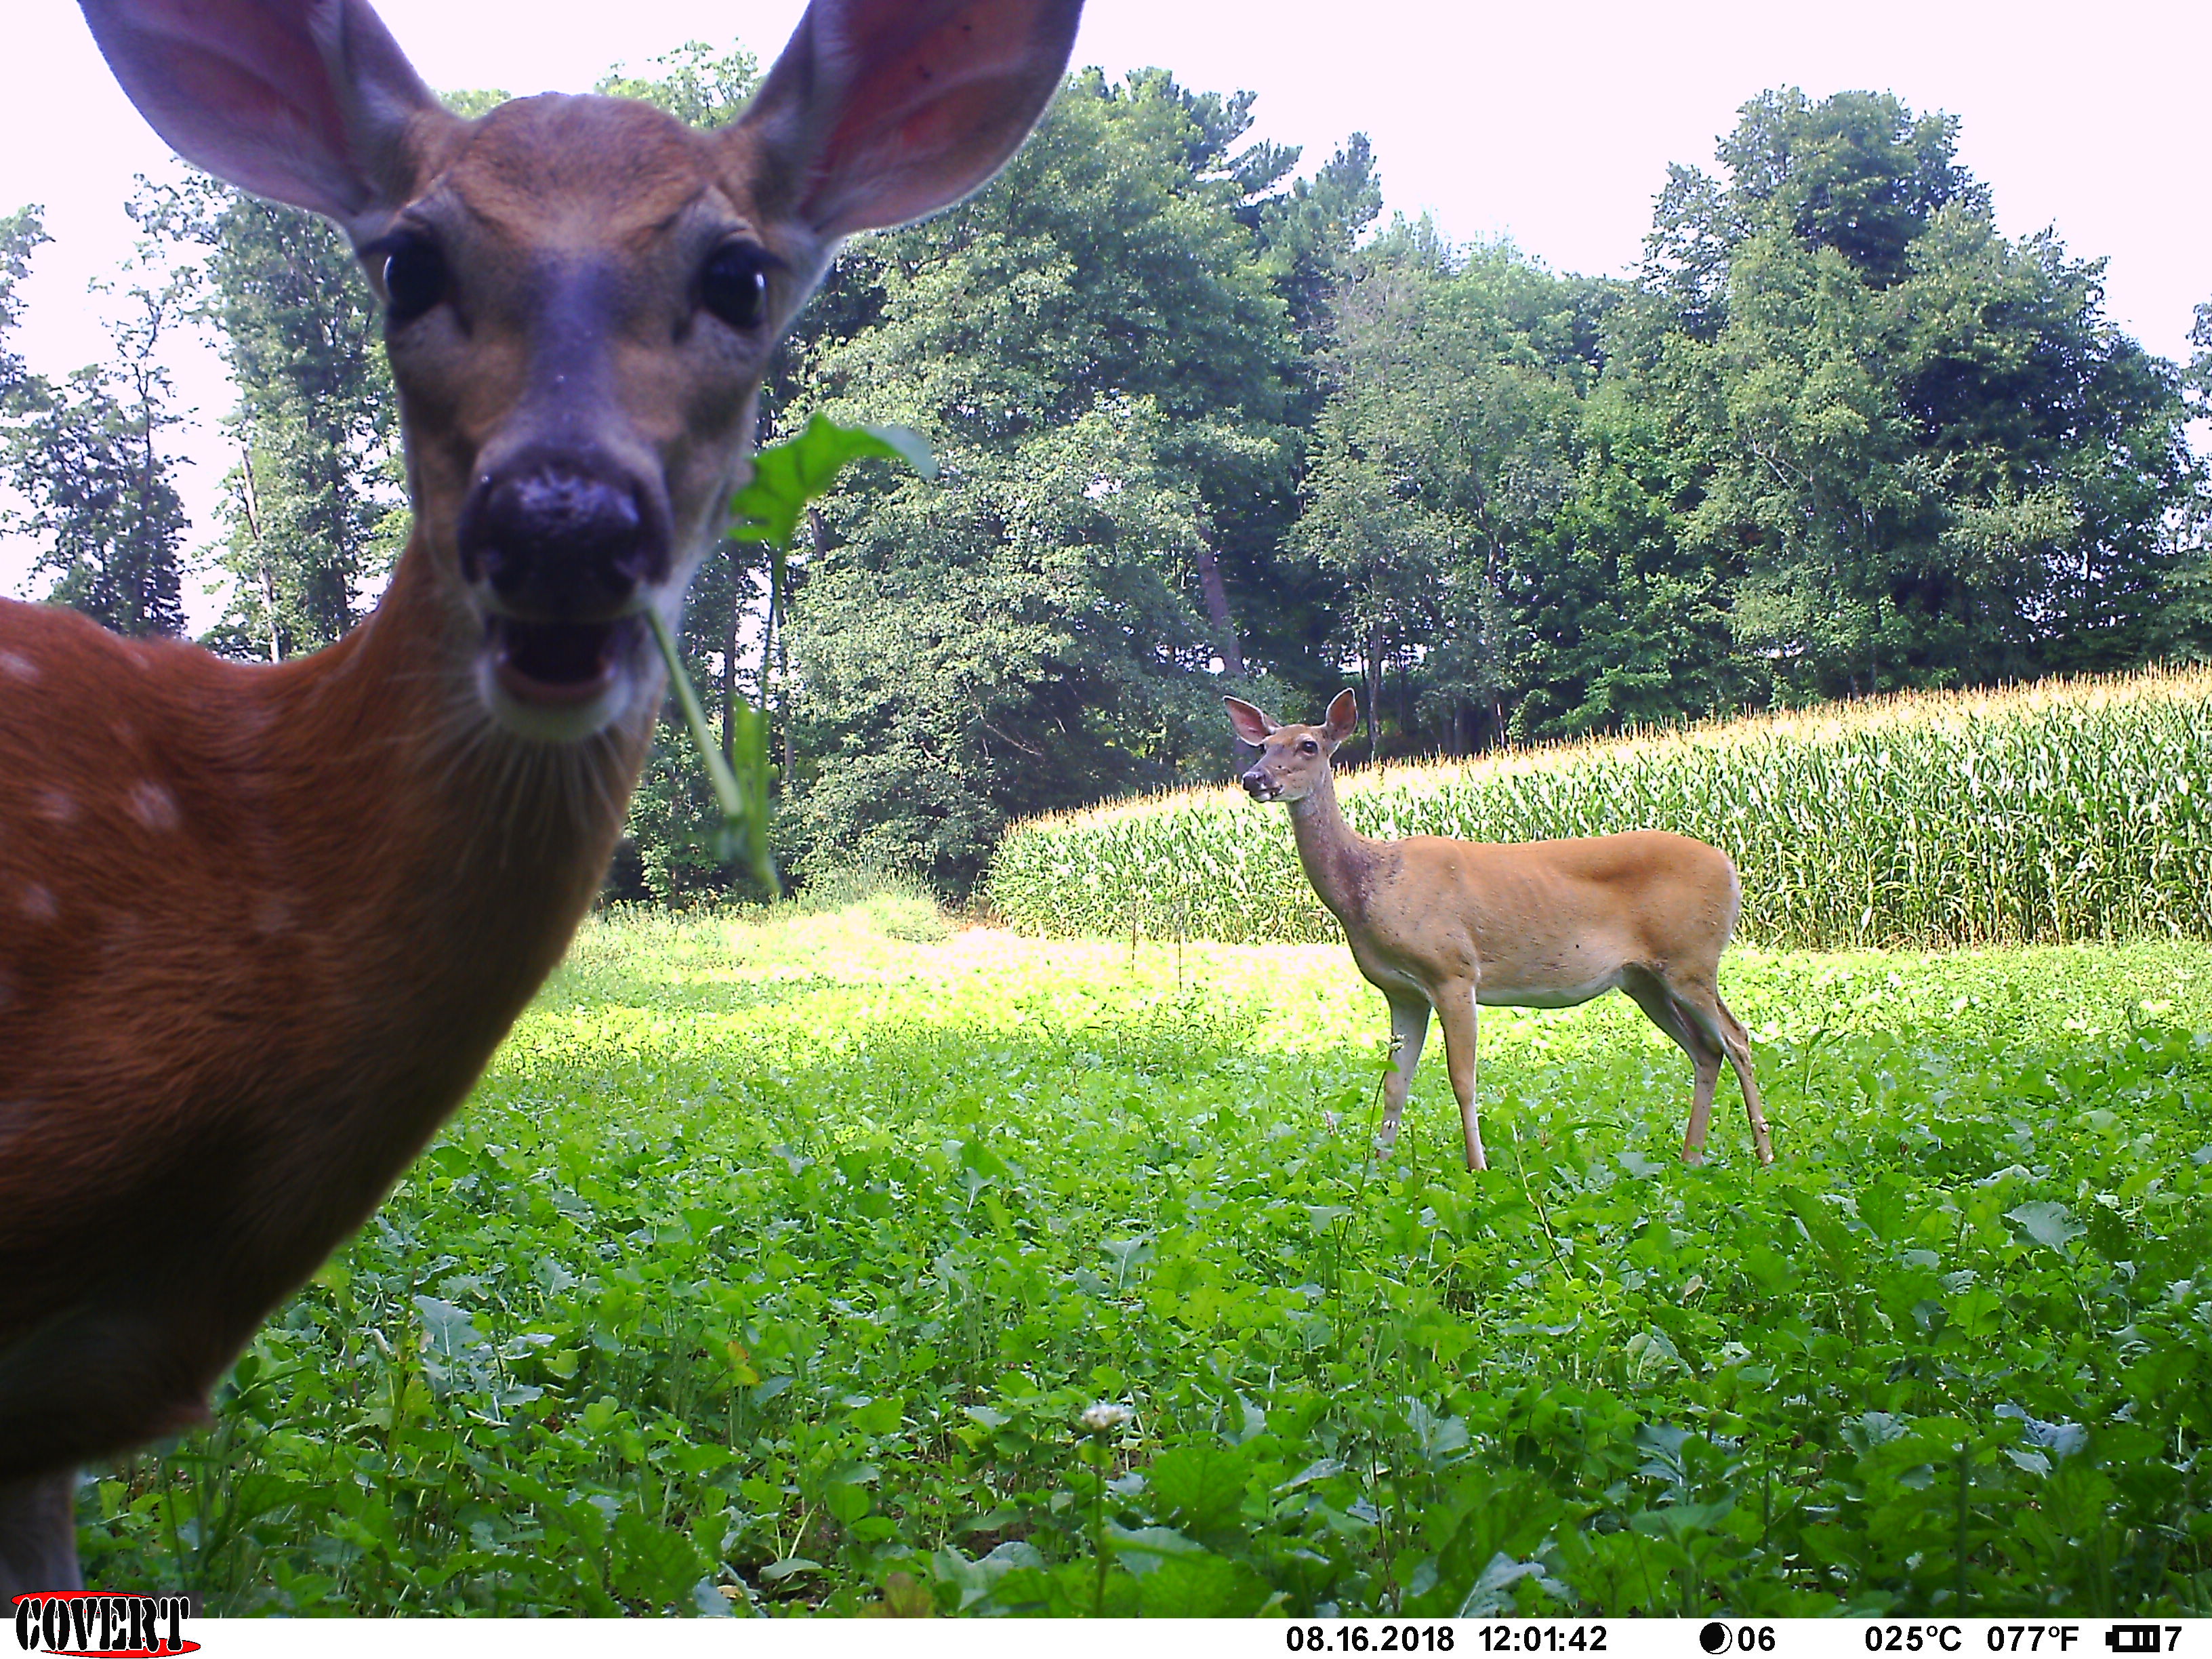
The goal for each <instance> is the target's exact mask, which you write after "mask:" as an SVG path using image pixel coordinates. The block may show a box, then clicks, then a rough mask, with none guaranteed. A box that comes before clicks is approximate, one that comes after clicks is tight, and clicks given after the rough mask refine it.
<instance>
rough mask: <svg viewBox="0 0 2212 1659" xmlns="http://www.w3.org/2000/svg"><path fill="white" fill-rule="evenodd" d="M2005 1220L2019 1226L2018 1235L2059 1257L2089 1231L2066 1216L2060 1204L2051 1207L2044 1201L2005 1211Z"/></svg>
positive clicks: (2052, 1204)
mask: <svg viewBox="0 0 2212 1659" xmlns="http://www.w3.org/2000/svg"><path fill="white" fill-rule="evenodd" d="M2005 1219H2006V1220H2008V1221H2012V1222H2016V1223H2018V1224H2019V1226H2020V1230H2021V1231H2022V1232H2024V1233H2026V1234H2027V1236H2028V1237H2030V1238H2032V1239H2033V1240H2034V1241H2035V1242H2036V1243H2039V1244H2040V1245H2042V1246H2044V1247H2045V1249H2052V1250H2057V1251H2058V1252H2059V1253H2060V1254H2061V1255H2063V1254H2064V1253H2065V1250H2066V1247H2067V1245H2069V1243H2073V1241H2074V1240H2075V1239H2077V1238H2079V1237H2081V1235H2082V1234H2083V1233H2086V1232H2087V1231H2089V1230H2088V1229H2087V1227H2085V1226H2083V1225H2081V1223H2080V1222H2078V1221H2076V1220H2075V1219H2074V1218H2073V1217H2072V1216H2071V1215H2069V1214H2068V1213H2067V1211H2066V1206H2064V1205H2063V1204H2054V1203H2052V1202H2051V1201H2050V1200H2047V1199H2044V1200H2038V1201H2037V1202H2035V1203H2033V1204H2023V1205H2021V1206H2019V1207H2018V1208H2017V1209H2012V1210H2007V1211H2006V1212H2005Z"/></svg>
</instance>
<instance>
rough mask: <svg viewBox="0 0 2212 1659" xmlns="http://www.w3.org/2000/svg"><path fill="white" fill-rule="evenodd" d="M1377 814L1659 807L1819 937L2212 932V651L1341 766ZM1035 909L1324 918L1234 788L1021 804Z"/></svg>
mask: <svg viewBox="0 0 2212 1659" xmlns="http://www.w3.org/2000/svg"><path fill="white" fill-rule="evenodd" d="M1338 787H1339V790H1340V794H1341V795H1342V797H1343V801H1344V808H1345V813H1346V817H1348V818H1350V820H1351V821H1352V825H1353V827H1354V828H1355V829H1359V830H1360V831H1362V832H1363V833H1364V834H1367V835H1370V836H1419V835H1440V836H1459V837H1462V838H1463V839H1467V840H1472V841H1535V840H1541V839H1544V838H1547V837H1550V836H1598V835H1606V834H1609V833H1612V832H1613V831H1616V830H1622V829H1674V830H1679V831H1680V832H1681V833H1683V834H1685V835H1690V836H1697V837H1699V839H1700V840H1703V841H1709V842H1712V843H1713V844H1714V845H1715V846H1717V847H1719V848H1723V849H1724V850H1725V851H1726V852H1727V853H1728V854H1729V855H1730V856H1731V857H1732V858H1734V859H1735V861H1736V865H1737V867H1738V868H1739V869H1740V870H1741V872H1742V876H1743V886H1744V912H1743V921H1742V924H1741V927H1740V928H1739V930H1738V935H1739V937H1741V938H1743V939H1749V940H1753V941H1755V942H1758V943H1760V944H1763V945H1773V946H1781V947H1792V948H1798V949H1811V950H1826V949H1835V948H1840V947H1844V946H1850V945H1884V946H1892V945H1894V946H1905V945H1911V946H1934V947H1952V946H1960V945H1993V944H2010V943H2045V944H2064V943H2069V942H2074V941H2078V940H2084V939H2127V938H2136V937H2142V936H2146V935H2161V934H2163V935H2174V936H2183V937H2190V938H2198V939H2203V938H2208V937H2212V803H2209V802H2208V800H2207V793H2208V791H2212V671H2203V670H2196V671H2174V672H2165V673H2155V674H2147V675H2140V676H2133V677H2129V678H2119V679H2108V680H2093V681H2072V682H2046V683H2044V684H2038V685H2033V686H2028V687H2023V688H2020V689H2016V690H2008V691H2000V692H1990V693H1978V694H1935V695H1930V694H1922V695H1916V696H1901V697H1892V698H1884V699H1880V700H1876V701H1872V702H1863V703H1853V704H1840V705H1832V706H1830V707H1827V708H1820V709H1817V710H1813V711H1809V712H1803V713H1796V714H1778V715H1768V716H1760V717H1755V718H1751V719H1745V720H1734V721H1729V722H1727V723H1724V724H1717V725H1711V726H1700V727H1696V728H1692V729H1691V730H1688V731H1685V732H1654V733H1645V734H1640V735H1637V736H1632V737H1629V738H1618V739H1611V740H1601V741H1595V742H1590V743H1586V744H1576V745H1571V746H1566V747H1559V748H1551V749H1535V750H1514V751H1509V752H1504V753H1500V754H1497V755H1492V756H1486V757H1482V758H1480V759H1479V760H1475V761H1472V762H1437V763H1426V764H1418V765H1408V766H1389V767H1381V768H1376V769H1373V770H1370V771H1365V772H1361V773H1355V774H1348V775H1345V776H1344V777H1342V778H1340V781H1339V785H1338ZM987 892H988V896H989V898H990V901H991V902H992V903H993V904H994V906H995V907H996V908H997V909H998V910H999V911H1000V914H1002V915H1004V916H1005V917H1006V920H1007V921H1008V922H1009V923H1010V924H1011V925H1012V926H1013V927H1017V928H1018V929H1021V930H1024V931H1026V932H1030V933H1042V934H1048V935H1060V936H1071V935H1091V936H1098V935H1105V936H1115V935H1130V934H1138V933H1141V934H1144V935H1146V936H1148V937H1152V938H1164V937H1183V936H1188V937H1190V938H1200V939H1224V940H1269V939H1282V940H1318V939H1331V938H1334V937H1335V936H1336V927H1335V923H1334V921H1333V920H1332V919H1331V918H1330V917H1329V915H1328V913H1327V912H1326V911H1325V910H1323V909H1322V906H1321V903H1320V902H1319V901H1318V900H1317V899H1316V897H1315V896H1314V894H1313V891H1312V890H1311V888H1310V887H1309V886H1308V884H1307V883H1306V880H1305V878H1304V874H1303V873H1302V872H1300V870H1299V868H1298V862H1297V852H1296V850H1295V848H1293V846H1292V844H1291V834H1290V826H1289V823H1288V821H1287V817H1286V815H1285V813H1284V812H1283V811H1281V810H1280V809H1279V808H1276V807H1262V806H1259V805H1255V804H1254V803H1253V802H1251V801H1249V800H1248V799H1245V798H1244V796H1243V793H1241V792H1240V791H1238V790H1237V789H1234V788H1231V787H1216V788H1200V789H1187V790H1182V791H1179V792H1176V793H1170V794H1165V795H1158V796H1152V797H1148V798H1146V799H1140V800H1135V801H1129V802H1123V803H1118V804H1115V805H1109V806H1103V807H1098V808H1095V809H1092V810H1091V811H1085V812H1078V813H1070V814H1061V815H1057V816H1054V817H1041V818H1034V819H1030V820H1028V821H1026V822H1024V823H1018V824H1016V825H1015V826H1014V827H1013V828H1012V829H1010V830H1009V831H1008V832H1007V834H1006V838H1005V839H1004V841H1003V842H1001V843H1000V848H999V852H998V856H997V859H996V860H995V862H994V866H993V868H992V871H991V874H990V877H989V883H988V888H987Z"/></svg>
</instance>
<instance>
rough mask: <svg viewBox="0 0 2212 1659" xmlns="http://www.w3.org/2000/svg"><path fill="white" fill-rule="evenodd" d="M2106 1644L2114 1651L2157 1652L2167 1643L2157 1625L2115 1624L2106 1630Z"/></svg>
mask: <svg viewBox="0 0 2212 1659" xmlns="http://www.w3.org/2000/svg"><path fill="white" fill-rule="evenodd" d="M2105 1645H2106V1647H2108V1648H2110V1649H2111V1650H2112V1651H2113V1652H2114V1653H2156V1652H2158V1651H2159V1650H2160V1648H2162V1647H2163V1646H2164V1645H2165V1644H2163V1643H2162V1642H2160V1640H2159V1628H2158V1626H2156V1625H2115V1626H2112V1629H2110V1630H2108V1631H2106V1632H2105Z"/></svg>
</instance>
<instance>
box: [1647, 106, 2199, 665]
mask: <svg viewBox="0 0 2212 1659" xmlns="http://www.w3.org/2000/svg"><path fill="white" fill-rule="evenodd" d="M1955 137H1956V123H1955V122H1954V121H1953V120H1951V119H1950V118H1946V117H1940V116H1923V117H1919V118H1915V117H1913V116H1912V115H1911V112H1909V111H1908V110H1906V109H1905V106H1903V105H1901V104H1900V103H1899V102H1898V100H1895V99H1894V98H1892V97H1889V96H1887V95H1886V94H1885V95H1875V94H1864V93H1839V94H1837V95H1836V96H1834V97H1833V98H1831V99H1828V100H1826V101H1824V102H1822V103H1820V104H1814V103H1812V102H1811V101H1810V100H1807V99H1806V98H1805V96H1804V95H1803V94H1802V93H1799V92H1796V90H1794V89H1792V90H1790V91H1787V92H1782V93H1769V94H1764V95H1762V96H1761V97H1759V98H1758V99H1754V100H1753V101H1752V102H1750V103H1748V104H1747V105H1745V106H1744V108H1743V112H1742V120H1741V123H1740V125H1738V127H1737V129H1736V131H1735V134H1734V135H1733V136H1732V137H1730V138H1729V139H1728V140H1726V141H1724V142H1723V144H1722V146H1721V150H1720V159H1721V161H1722V163H1723V167H1725V169H1726V170H1727V179H1726V182H1725V183H1724V184H1723V183H1721V182H1717V181H1715V180H1713V179H1708V178H1706V177H1705V176H1704V175H1702V174H1694V173H1686V172H1683V171H1681V170H1679V169H1678V170H1677V171H1676V173H1675V174H1674V177H1673V179H1672V181H1671V182H1670V184H1669V185H1668V191H1667V193H1666V194H1665V196H1663V197H1662V200H1661V203H1660V207H1659V210H1658V214H1657V216H1656V228H1655V230H1654V233H1653V235H1652V238H1651V240H1650V257H1649V258H1648V260H1647V264H1646V267H1645V273H1644V274H1645V283H1644V286H1643V289H1642V290H1641V291H1640V293H1639V295H1638V302H1637V303H1635V304H1632V305H1631V306H1629V307H1626V308H1625V310H1624V311H1623V313H1621V317H1620V320H1619V322H1618V323H1617V324H1616V325H1615V327H1614V328H1613V331H1612V337H1611V341H1610V345H1611V349H1613V351H1614V352H1615V353H1616V354H1617V356H1619V358H1620V361H1621V362H1623V364H1624V365H1633V366H1634V367H1633V369H1632V372H1631V374H1630V379H1631V380H1632V382H1633V384H1634V395H1635V396H1636V397H1637V398H1638V400H1640V401H1644V402H1648V403H1649V404H1651V405H1652V406H1653V407H1654V408H1655V409H1656V410H1660V411H1662V412H1663V415H1664V417H1665V418H1666V419H1667V420H1668V422H1669V423H1670V425H1671V427H1672V430H1673V433H1674V442H1675V443H1676V445H1677V446H1679V447H1680V449H1681V450H1682V451H1683V452H1684V454H1685V456H1686V459H1688V461H1689V463H1690V465H1688V466H1687V467H1686V469H1684V472H1685V477H1684V483H1685V484H1686V486H1687V488H1686V490H1685V491H1684V493H1683V509H1682V514H1681V517H1680V520H1679V523H1678V526H1677V529H1676V533H1677V535H1678V537H1679V538H1680V542H1681V543H1682V544H1684V545H1685V546H1686V547H1687V548H1689V549H1692V550H1697V551H1699V552H1700V553H1701V554H1702V556H1703V557H1704V558H1705V560H1706V561H1707V562H1709V563H1710V565H1711V568H1713V569H1714V570H1715V572H1716V573H1717V574H1718V575H1719V576H1720V578H1721V580H1723V583H1724V585H1725V586H1726V587H1727V589H1728V590H1729V603H1728V608H1729V621H1730V626H1731V628H1732V629H1733V631H1734V633H1735V636H1736V638H1735V649H1736V651H1737V652H1738V653H1740V654H1741V655H1742V656H1743V657H1744V658H1745V659H1747V660H1748V661H1751V662H1756V663H1763V664H1765V665H1766V671H1767V674H1768V675H1769V676H1771V688H1772V690H1773V691H1774V692H1775V693H1778V694H1779V695H1780V696H1783V697H1784V698H1785V699H1787V700H1792V701H1802V700H1804V699H1806V698H1808V697H1813V696H1846V695H1857V694H1863V693H1867V692H1873V691H1885V690H1896V689H1899V688H1901V687H1908V686H1917V685H1942V684H1991V683H1995V682H1998V681H2002V680H2004V679H2019V678H2031V677H2033V676H2035V675H2039V674H2048V673H2052V672H2067V671H2084V670H2094V669H2108V668H2113V667H2121V666H2133V665H2142V664H2144V663H2148V662H2152V661H2156V660H2159V659H2162V658H2165V657H2169V656H2171V655H2172V654H2173V653H2175V652H2176V651H2177V649H2180V648H2184V647H2185V644H2186V641H2187V640H2188V638H2189V637H2190V635H2191V634H2192V633H2193V631H2194V617H2193V616H2192V615H2191V613H2189V612H2187V611H2183V610H2181V609H2179V608H2176V607H2175V606H2174V605H2172V601H2173V600H2174V599H2177V598H2179V597H2180V596H2181V595H2182V593H2183V592H2184V591H2185V589H2187V588H2188V586H2190V584H2191V582H2192V581H2193V580H2195V573H2196V572H2197V569H2198V568H2199V567H2201V565H2202V564H2203V550H2202V547H2201V545H2197V544H2194V543H2192V540H2191V535H2192V532H2191V530H2190V528H2189V520H2190V517H2191V514H2192V513H2193V512H2194V510H2195V501H2196V496H2197V491H2198V489H2199V488H2200V485H2201V482H2202V480H2201V475H2200V470H2199V468H2198V467H2197V464H2196V463H2195V461H2194V460H2193V459H2191V455H2190V453H2189V450H2188V447H2187V444H2186V442H2185V439H2184V435H2183V404H2182V402H2181V399H2180V396H2179V381H2178V379H2177V376H2176V374H2175V372H2174V370H2173V369H2172V366H2171V365H2168V364H2164V363H2161V362H2157V361H2156V360H2154V359H2152V358H2150V357H2148V356H2146V355H2145V354H2144V352H2143V351H2142V349H2141V348H2140V347H2139V346H2137V345H2136V343H2134V342H2133V341H2131V340H2130V339H2128V338H2127V337H2125V336H2124V335H2122V334H2120V333H2119V332H2118V331H2117V330H2116V329H2114V328H2113V327H2112V325H2111V323H2110V322H2109V320H2108V319H2106V317H2105V315H2104V309H2103V307H2104V297H2103V288H2102V274H2103V267H2102V264H2101V263H2100V262H2097V261H2087V262H2082V261H2075V260H2071V259H2069V258H2068V257H2067V255H2066V252H2065V249H2064V248H2063V246H2062V245H2061V244H2060V243H2059V242H2058V241H2057V238H2056V237H2055V236H2054V235H2052V234H2051V233H2049V232H2045V233H2042V234H2038V235H2036V236H2033V237H2030V238H2028V239H2027V240H2025V241H2022V242H2019V243H2013V242H2009V241H2008V240H2006V239H2005V238H2003V237H2002V236H2000V235H1999V234H1997V232H1996V228H1995V225H1994V222H1993V219H1992V212H1991V208H1990V197H1989V192H1988V191H1987V190H1986V188H1984V186H1982V185H1978V184H1976V183H1975V182H1973V181H1972V179H1969V178H1968V176H1967V175H1966V173H1965V172H1964V170H1963V169H1962V168H1960V167H1958V166H1957V165H1956V163H1955V161H1954V159H1953V148H1954V141H1955Z"/></svg>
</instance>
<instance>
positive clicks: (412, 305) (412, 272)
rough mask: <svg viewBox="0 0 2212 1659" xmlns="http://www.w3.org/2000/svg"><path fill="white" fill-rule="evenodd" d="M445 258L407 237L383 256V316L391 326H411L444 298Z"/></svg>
mask: <svg viewBox="0 0 2212 1659" xmlns="http://www.w3.org/2000/svg"><path fill="white" fill-rule="evenodd" d="M448 280H449V278H448V276H447V270H446V256H445V255H444V254H442V253H441V252H438V250H437V247H436V246H435V244H434V243H432V242H431V241H429V240H428V239H427V238H424V237H421V236H409V237H406V238H404V240H401V241H400V242H399V243H398V246H395V247H394V248H393V249H392V252H389V253H387V254H386V255H385V256H384V292H385V295H386V297H387V298H388V299H389V301H390V302H391V308H390V309H389V310H388V311H387V312H386V313H385V315H386V319H387V320H388V321H390V322H392V324H394V325H398V324H400V323H411V322H413V321H414V320H415V319H416V318H417V317H420V316H421V315H422V313H424V312H426V311H428V310H429V308H430V307H432V306H435V305H436V304H437V303H438V301H441V300H442V299H444V298H445V297H446V288H447V282H448Z"/></svg>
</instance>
